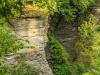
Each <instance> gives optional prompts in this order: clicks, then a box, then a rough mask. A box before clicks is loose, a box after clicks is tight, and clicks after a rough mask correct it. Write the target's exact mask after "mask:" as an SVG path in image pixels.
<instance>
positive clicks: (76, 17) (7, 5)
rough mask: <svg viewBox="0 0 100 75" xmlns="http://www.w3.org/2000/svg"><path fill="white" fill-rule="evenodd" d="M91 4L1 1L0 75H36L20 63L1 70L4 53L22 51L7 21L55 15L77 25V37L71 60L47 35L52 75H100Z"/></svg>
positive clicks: (99, 35) (99, 37) (99, 39)
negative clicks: (12, 18)
mask: <svg viewBox="0 0 100 75" xmlns="http://www.w3.org/2000/svg"><path fill="white" fill-rule="evenodd" d="M94 3H95V0H0V75H12V74H13V73H14V74H15V75H38V72H37V71H35V70H34V69H33V68H32V67H31V66H30V65H26V64H24V63H23V62H22V63H19V64H18V65H16V66H14V67H13V68H10V67H8V66H1V65H2V64H3V59H4V58H3V56H4V55H5V54H6V53H9V52H16V50H18V49H20V48H23V47H24V46H23V44H22V43H20V41H19V40H20V39H19V38H17V37H16V36H15V35H14V33H13V32H12V30H11V28H10V27H11V25H10V22H9V18H11V17H23V16H24V17H25V16H30V15H31V16H35V15H36V16H50V15H54V16H55V14H57V15H60V16H62V17H63V18H64V20H66V22H76V26H77V28H78V34H79V35H78V36H79V37H78V38H77V39H78V40H76V41H75V46H74V54H75V55H73V56H74V57H70V56H69V54H68V52H67V51H66V50H65V48H64V47H63V46H62V44H61V43H60V42H59V41H58V39H56V36H55V34H54V32H50V33H49V34H48V35H49V36H48V38H49V41H48V45H49V51H47V52H49V53H48V54H49V55H50V59H49V60H48V62H49V64H50V67H51V69H52V71H53V73H54V75H100V51H99V50H100V32H99V31H100V26H99V25H98V23H97V22H96V18H95V16H93V15H91V14H92V13H91V12H92V11H91V7H92V5H93V4H94ZM30 12H31V13H30ZM33 14H34V15H33ZM57 19H61V17H57ZM53 22H54V21H53ZM56 23H57V24H58V23H59V21H58V20H57V21H56ZM57 24H55V25H57ZM55 27H56V26H55ZM55 29H56V28H55ZM72 59H73V60H72ZM20 61H21V60H20ZM27 70H29V71H27ZM9 72H10V73H11V74H9ZM33 73H34V74H33Z"/></svg>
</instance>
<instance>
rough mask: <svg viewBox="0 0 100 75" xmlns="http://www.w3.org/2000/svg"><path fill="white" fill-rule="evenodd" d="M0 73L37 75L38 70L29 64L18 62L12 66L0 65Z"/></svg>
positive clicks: (5, 74) (0, 74) (4, 74)
mask: <svg viewBox="0 0 100 75" xmlns="http://www.w3.org/2000/svg"><path fill="white" fill-rule="evenodd" d="M0 75H38V71H37V70H36V69H35V68H33V67H32V66H31V65H27V64H22V63H20V64H18V65H16V66H14V67H9V66H6V65H4V66H1V67H0Z"/></svg>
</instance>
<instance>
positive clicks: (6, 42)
mask: <svg viewBox="0 0 100 75" xmlns="http://www.w3.org/2000/svg"><path fill="white" fill-rule="evenodd" d="M23 47H24V45H23V44H22V43H21V42H20V41H19V39H18V38H17V37H16V36H15V35H14V34H13V32H12V30H11V29H10V28H9V27H8V23H7V22H6V21H5V20H4V19H0V56H2V55H4V54H5V53H9V52H16V50H18V49H20V48H23Z"/></svg>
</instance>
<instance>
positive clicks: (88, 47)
mask: <svg viewBox="0 0 100 75" xmlns="http://www.w3.org/2000/svg"><path fill="white" fill-rule="evenodd" d="M96 27H97V25H96V22H95V18H94V16H93V15H90V17H89V20H88V21H85V22H84V23H83V24H82V25H81V26H80V27H79V35H80V38H79V39H78V42H77V43H76V55H78V56H77V57H78V59H77V63H79V62H82V63H81V65H80V64H77V65H80V66H81V67H79V66H78V68H79V69H80V70H81V69H82V68H83V69H82V70H83V71H81V74H82V75H99V74H100V62H99V61H100V33H99V32H97V30H96ZM82 65H83V66H82Z"/></svg>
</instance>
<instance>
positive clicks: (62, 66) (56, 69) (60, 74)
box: [49, 34, 75, 75]
mask: <svg viewBox="0 0 100 75" xmlns="http://www.w3.org/2000/svg"><path fill="white" fill-rule="evenodd" d="M49 46H50V52H49V53H50V55H51V60H50V61H51V64H50V65H51V68H52V70H53V73H54V75H75V74H74V71H73V69H72V65H71V62H70V59H69V56H68V54H67V51H66V50H65V49H64V48H63V46H62V45H61V44H60V43H59V42H58V40H57V39H56V38H55V36H54V34H50V35H49Z"/></svg>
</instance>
